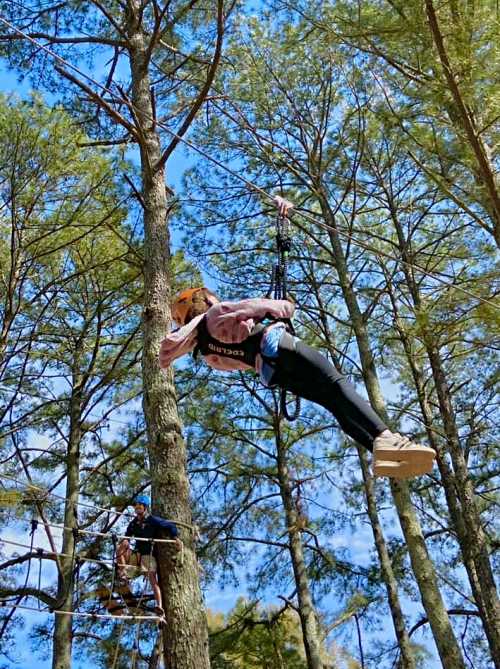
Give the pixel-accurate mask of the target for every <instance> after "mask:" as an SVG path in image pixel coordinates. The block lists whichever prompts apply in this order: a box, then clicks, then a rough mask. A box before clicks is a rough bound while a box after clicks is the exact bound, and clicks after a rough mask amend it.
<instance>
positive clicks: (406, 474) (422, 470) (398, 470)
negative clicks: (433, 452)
mask: <svg viewBox="0 0 500 669" xmlns="http://www.w3.org/2000/svg"><path fill="white" fill-rule="evenodd" d="M432 465H433V461H432V460H429V461H428V462H427V463H425V464H422V465H418V464H414V463H412V462H406V461H404V460H403V461H400V462H396V461H394V460H378V461H377V463H376V464H374V465H373V475H374V476H388V477H389V478H393V479H401V480H402V479H411V478H414V477H415V476H422V475H423V474H428V473H429V472H431V471H432Z"/></svg>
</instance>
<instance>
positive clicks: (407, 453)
mask: <svg viewBox="0 0 500 669" xmlns="http://www.w3.org/2000/svg"><path fill="white" fill-rule="evenodd" d="M374 456H375V463H376V462H377V461H380V460H386V461H387V460H389V461H390V462H407V463H409V462H410V461H411V462H412V463H415V465H417V466H420V465H427V464H429V463H430V464H431V465H432V463H433V462H434V459H435V457H436V453H435V452H434V451H433V450H432V448H427V446H406V447H404V446H403V447H402V448H397V447H394V446H379V447H377V448H376V449H375V451H374Z"/></svg>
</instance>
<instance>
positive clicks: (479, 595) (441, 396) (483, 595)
mask: <svg viewBox="0 0 500 669" xmlns="http://www.w3.org/2000/svg"><path fill="white" fill-rule="evenodd" d="M391 213H392V220H393V223H394V226H395V228H396V232H397V235H398V240H399V246H400V251H401V254H402V257H403V260H405V261H406V262H409V260H410V259H409V258H408V255H407V248H408V245H407V243H406V242H405V239H404V234H403V229H402V227H401V225H400V222H399V219H398V217H397V215H396V212H395V211H392V212H391ZM403 271H404V274H405V278H406V283H407V285H408V287H409V289H410V293H411V296H412V300H413V304H414V307H415V309H416V311H417V313H418V310H419V309H420V308H421V299H420V293H419V289H418V286H417V284H416V283H415V280H414V278H413V276H412V274H411V272H410V271H409V269H408V264H404V265H403ZM395 306H396V305H395V304H393V307H395ZM400 331H401V333H403V332H404V328H402V327H401V328H400ZM422 334H423V341H424V346H425V349H426V352H427V356H428V359H429V362H430V365H431V369H432V375H433V379H434V386H435V389H436V394H437V398H438V403H439V410H440V416H441V419H442V421H443V425H444V429H445V435H446V445H447V450H448V452H449V453H450V455H451V460H452V463H453V470H454V473H453V474H452V473H451V472H450V471H449V467H448V465H447V463H446V461H445V460H444V458H442V457H440V458H438V461H439V465H440V470H441V474H442V480H443V485H444V487H445V494H446V498H447V501H448V506H449V510H450V514H451V517H452V521H453V524H454V529H455V531H456V533H457V538H458V541H459V544H460V548H461V550H462V554H463V558H464V565H465V567H466V569H467V572H468V576H469V582H470V584H471V588H472V592H473V594H474V598H475V600H476V603H477V606H478V609H479V612H480V615H481V620H482V622H483V627H484V630H485V633H486V636H487V638H488V643H489V647H490V650H491V654H492V658H493V661H494V662H495V666H496V667H497V669H498V668H499V667H500V602H499V600H498V595H497V590H496V585H495V579H494V577H493V571H492V568H491V563H490V559H489V551H488V545H487V540H486V536H485V533H484V531H483V527H482V523H481V518H480V515H479V511H478V507H477V503H476V495H475V492H474V486H473V483H472V481H471V479H470V477H469V473H468V469H467V463H466V461H465V456H464V453H463V450H462V447H461V445H460V437H459V432H458V427H457V423H456V420H455V413H454V409H453V403H452V396H451V392H450V388H449V385H448V382H447V379H446V374H445V371H444V366H443V363H442V359H441V354H440V351H439V347H438V345H437V344H436V342H435V339H434V336H433V335H432V332H431V331H429V329H428V328H426V329H425V331H423V333H422ZM403 345H404V346H405V350H406V352H407V358H408V359H409V363H410V367H411V369H412V374H413V377H414V380H415V384H416V388H417V392H418V396H419V401H420V406H421V408H422V412H423V415H424V417H425V419H426V425H427V426H428V436H429V441H430V442H431V444H432V445H433V446H435V445H436V438H435V435H434V434H433V432H432V430H431V429H429V428H430V426H431V423H432V418H431V416H432V414H431V411H430V408H429V406H428V403H427V400H426V398H425V392H424V386H423V383H422V379H421V378H420V377H421V375H419V370H418V369H417V368H416V366H415V363H414V362H413V360H412V356H411V346H410V343H409V342H408V341H405V340H404V341H403ZM436 450H438V449H436ZM457 497H458V500H459V504H458V503H457V499H456V498H457Z"/></svg>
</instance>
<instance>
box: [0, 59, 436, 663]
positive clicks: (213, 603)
mask: <svg viewBox="0 0 500 669" xmlns="http://www.w3.org/2000/svg"><path fill="white" fill-rule="evenodd" d="M0 89H1V90H3V91H4V92H12V91H16V92H17V93H18V94H19V95H21V96H22V95H26V94H27V93H28V92H29V84H28V83H27V82H26V81H25V82H24V83H23V84H22V85H19V84H18V83H17V77H16V75H15V74H13V73H11V72H8V71H6V70H5V67H4V66H3V65H2V64H0ZM189 164H190V159H189V158H188V157H187V156H186V152H185V150H184V148H182V147H180V148H179V149H178V150H177V151H176V152H175V154H174V156H173V158H172V159H171V160H170V161H169V165H168V173H167V180H168V183H169V184H170V185H171V186H172V187H174V188H175V189H178V188H180V183H181V179H182V174H183V172H184V170H185V169H186V166H187V165H189ZM175 241H176V240H175V238H174V243H175ZM392 515H393V514H392ZM392 521H393V518H388V519H387V523H388V524H390V523H392ZM21 536H22V532H21ZM26 538H27V534H26ZM342 541H344V542H345V544H346V545H347V546H349V549H350V553H351V559H352V560H353V561H356V562H359V563H363V562H364V561H365V560H366V558H367V551H366V547H367V546H370V547H371V545H372V535H371V530H369V528H368V527H367V528H366V531H364V532H362V533H360V532H359V531H358V532H356V534H353V535H351V536H349V534H348V533H347V532H346V533H345V534H343V537H342ZM241 594H245V591H244V589H243V591H242V590H240V589H235V588H225V589H224V591H221V590H220V589H219V588H218V587H217V585H212V586H210V587H209V588H208V590H207V591H206V593H205V595H206V603H207V606H209V607H210V608H212V609H215V610H222V611H227V610H229V609H230V608H232V607H233V606H234V604H235V601H236V599H237V597H238V596H239V595H241ZM333 597H334V595H333V594H332V598H333ZM406 607H407V610H408V611H411V613H412V614H414V613H415V610H416V607H415V605H414V604H413V603H412V602H409V601H406ZM43 615H46V614H38V613H33V614H30V613H27V614H26V620H27V622H28V623H35V622H37V621H38V620H39V618H40V617H41V616H43ZM384 629H386V630H387V636H391V637H392V636H393V632H392V625H391V623H390V621H389V620H388V621H386V625H385V626H384ZM422 635H424V638H425V639H426V642H425V643H426V645H427V646H428V647H429V648H431V649H432V647H433V644H432V641H430V637H429V634H428V633H427V631H425V629H424V631H423V632H421V633H419V634H418V635H417V636H416V640H417V641H421V640H422ZM17 638H18V652H19V653H20V655H21V663H20V664H19V665H17V666H18V667H22V668H23V669H46V668H47V669H48V668H49V667H50V666H51V662H50V660H47V661H46V662H43V661H41V660H39V659H38V658H36V657H34V656H33V653H32V651H31V650H30V648H29V645H28V643H27V641H26V635H25V633H23V632H20V633H19V635H18V637H17ZM14 666H16V665H13V667H14ZM87 666H89V665H88V664H86V663H77V662H75V663H74V667H75V669H77V668H79V667H82V668H86V667H87ZM440 666H441V663H440V662H439V661H438V660H437V659H436V654H435V653H434V659H433V660H429V661H428V664H427V665H426V669H438V668H439V667H440Z"/></svg>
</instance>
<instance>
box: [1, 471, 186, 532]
mask: <svg viewBox="0 0 500 669" xmlns="http://www.w3.org/2000/svg"><path fill="white" fill-rule="evenodd" d="M0 479H5V480H6V481H12V482H13V483H16V484H17V485H21V486H23V488H24V489H25V490H27V491H29V490H30V489H31V490H36V491H38V492H41V493H43V494H44V495H46V496H47V495H49V496H50V497H54V498H56V499H59V500H61V501H64V502H65V501H66V499H67V498H66V497H64V495H58V494H57V493H55V492H52V491H51V490H47V489H46V488H42V487H40V486H37V485H35V484H33V483H30V482H29V481H22V480H20V479H18V478H15V477H14V476H10V475H8V474H4V473H2V472H0ZM19 492H22V491H19ZM75 506H81V507H83V508H87V509H92V510H96V511H103V512H105V513H110V514H114V515H116V516H123V517H124V518H135V516H134V514H131V513H126V512H124V511H116V510H115V509H109V508H106V507H104V506H96V505H95V504H88V503H86V502H75ZM165 520H168V521H169V522H170V523H174V524H175V525H179V527H184V528H185V529H187V530H191V531H195V528H194V527H193V526H192V525H188V524H187V523H183V522H182V521H180V520H170V519H169V518H166V519H165ZM67 529H72V528H67ZM78 531H79V532H83V530H78Z"/></svg>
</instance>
